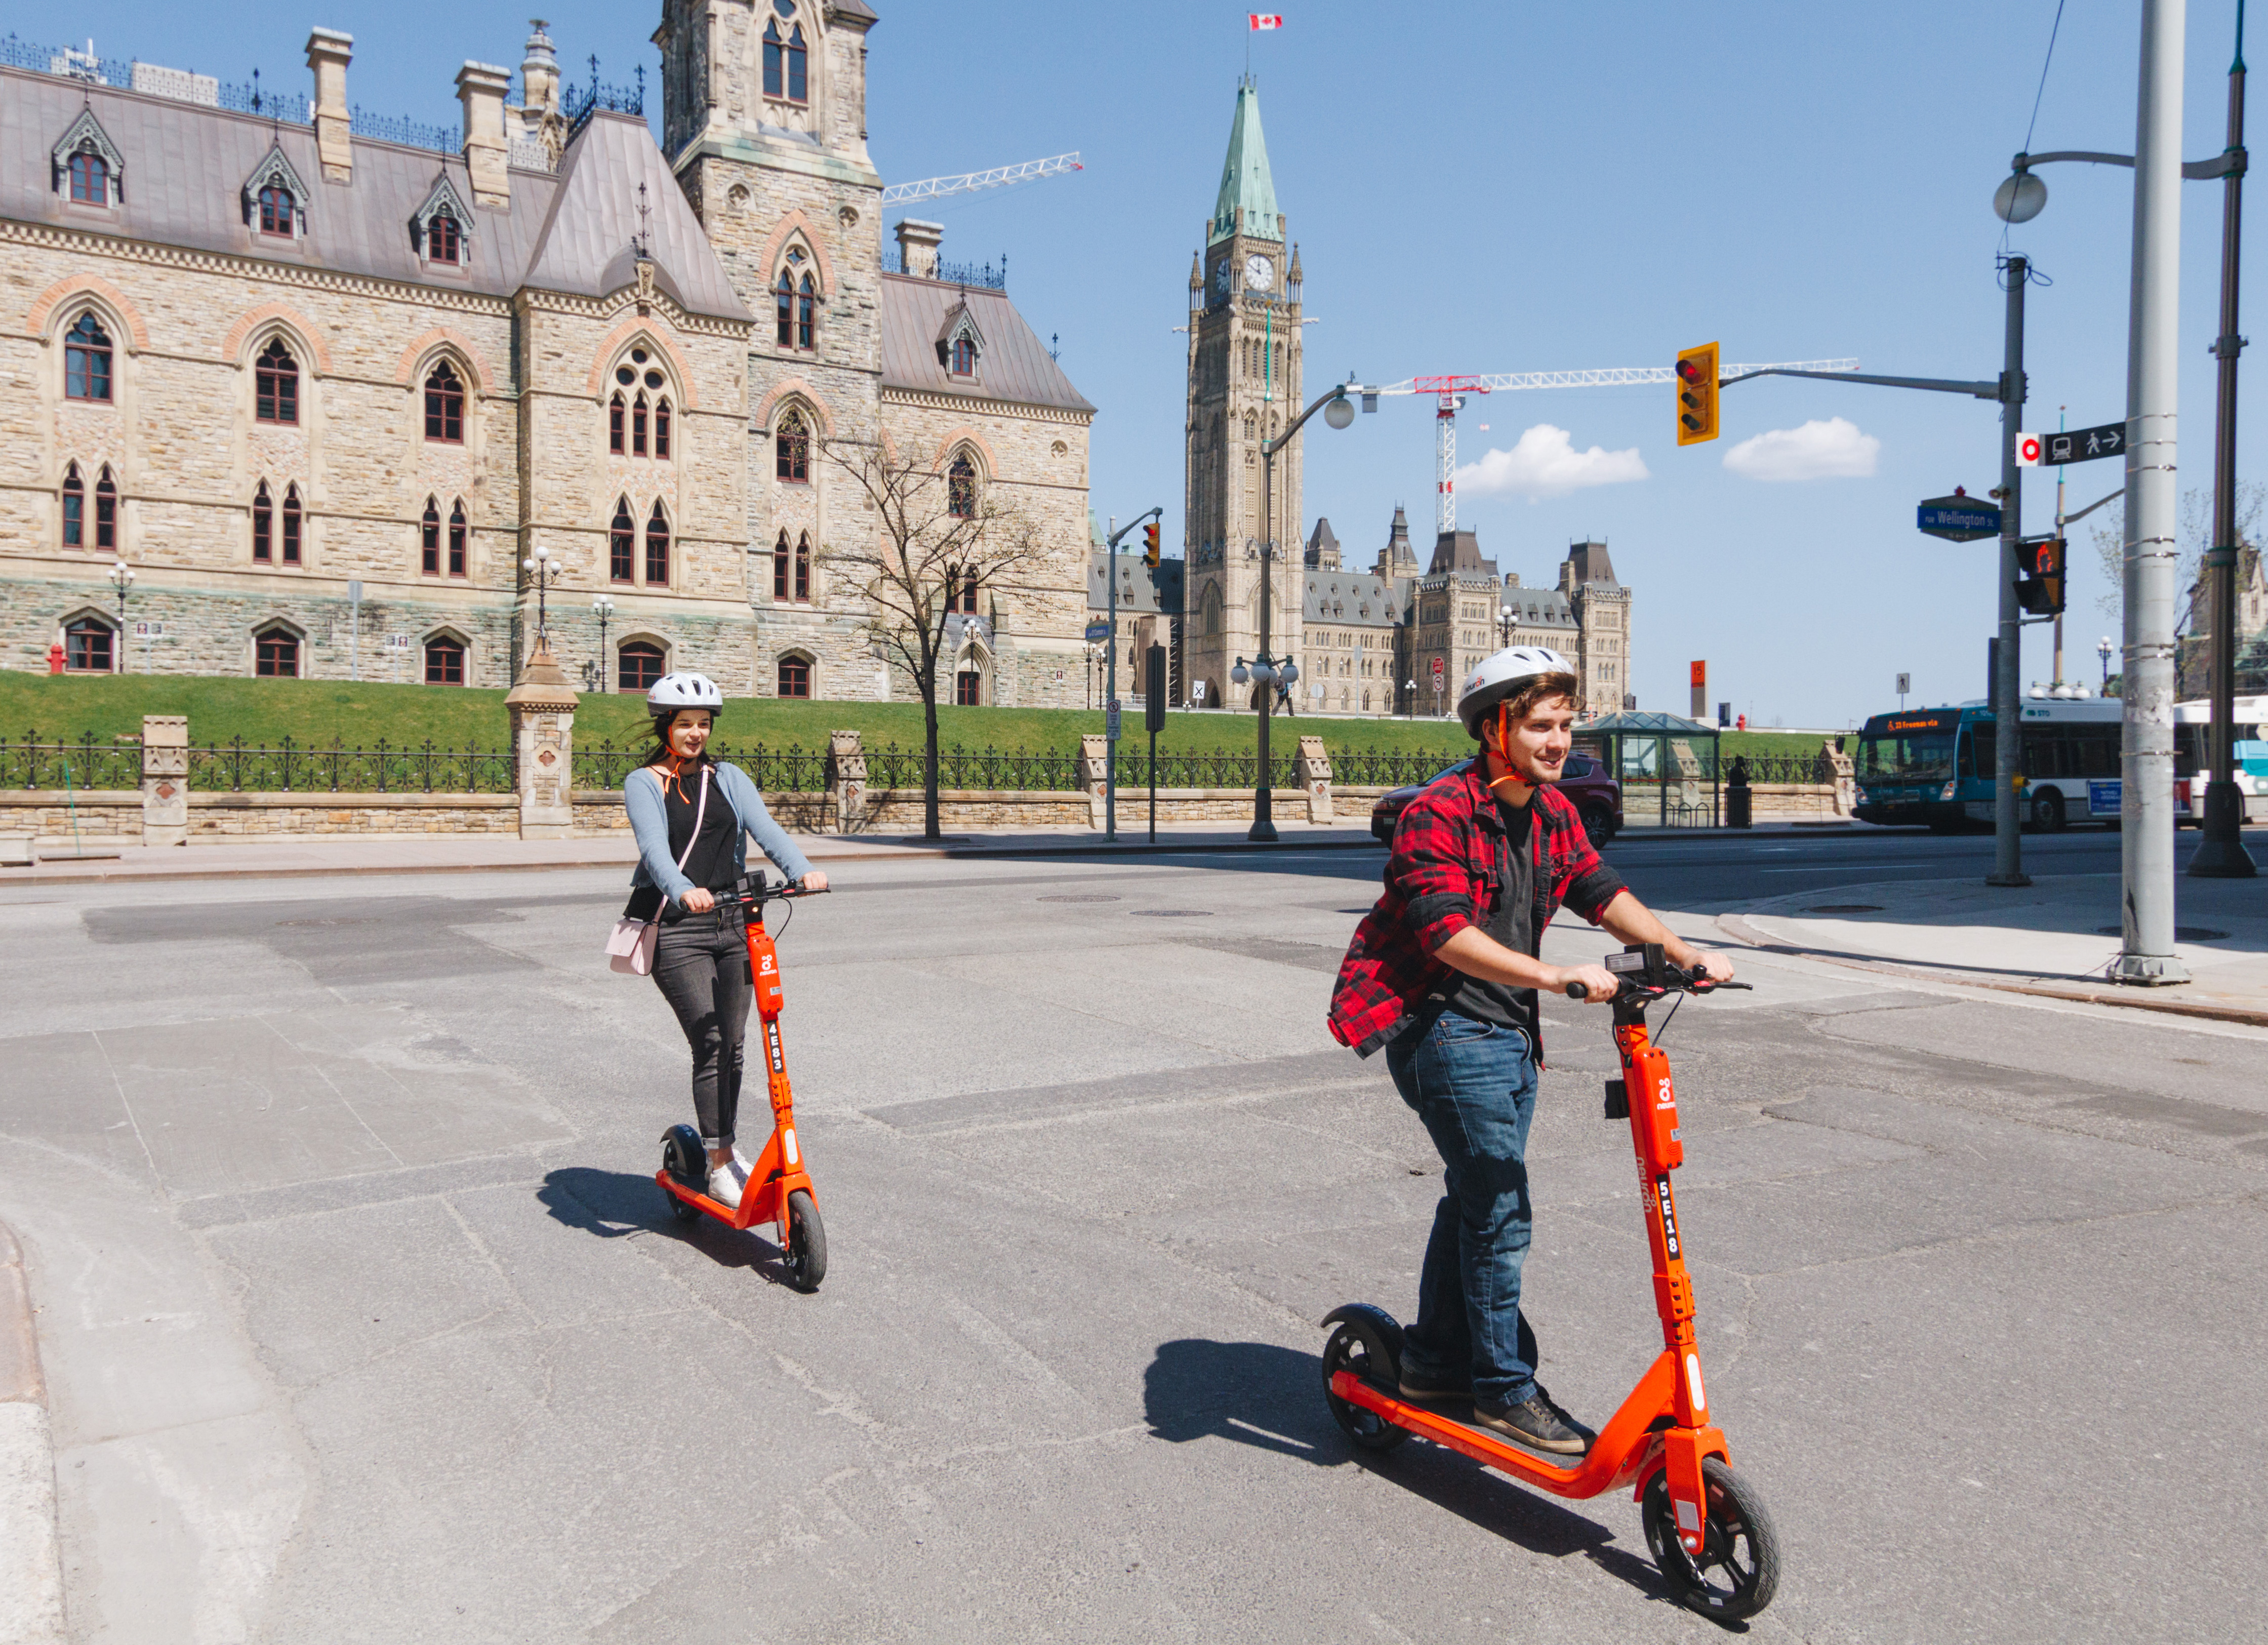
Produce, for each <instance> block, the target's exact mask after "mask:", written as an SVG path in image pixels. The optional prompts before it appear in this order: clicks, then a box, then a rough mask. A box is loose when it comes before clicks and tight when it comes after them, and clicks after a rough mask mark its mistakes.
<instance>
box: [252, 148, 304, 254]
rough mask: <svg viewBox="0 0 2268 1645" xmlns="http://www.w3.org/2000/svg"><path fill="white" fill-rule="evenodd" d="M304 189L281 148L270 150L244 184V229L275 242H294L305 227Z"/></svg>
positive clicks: (297, 174)
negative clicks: (273, 237)
mask: <svg viewBox="0 0 2268 1645" xmlns="http://www.w3.org/2000/svg"><path fill="white" fill-rule="evenodd" d="M307 198H308V195H307V186H306V184H305V183H303V182H301V181H299V173H298V172H296V171H293V170H292V169H291V161H290V160H288V159H284V151H283V148H282V147H281V146H280V145H278V146H273V147H270V148H269V151H268V155H267V158H266V159H262V160H261V162H260V164H259V166H257V167H256V168H254V171H253V173H252V175H251V176H249V177H247V178H246V179H245V180H244V221H245V225H246V226H247V227H248V228H257V229H258V230H259V231H260V232H261V233H262V234H272V235H274V236H276V238H277V239H279V240H295V239H297V238H298V235H299V232H300V231H301V230H303V229H305V228H306V225H307Z"/></svg>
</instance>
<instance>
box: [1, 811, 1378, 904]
mask: <svg viewBox="0 0 2268 1645" xmlns="http://www.w3.org/2000/svg"><path fill="white" fill-rule="evenodd" d="M1247 828H1248V825H1247V824H1243V823H1236V824H1222V823H1210V822H1191V823H1161V824H1160V825H1159V829H1158V843H1157V845H1155V846H1152V845H1148V844H1147V843H1146V842H1147V839H1148V832H1147V830H1146V829H1145V828H1140V827H1134V828H1127V827H1122V828H1120V830H1118V840H1117V843H1116V845H1110V844H1106V843H1105V842H1104V840H1103V837H1102V836H1101V833H1099V832H1098V831H1096V830H1093V829H1086V828H1057V829H1030V830H1021V831H1019V832H1017V833H1013V834H1006V833H1003V834H951V835H947V836H946V837H945V838H944V839H943V840H942V841H925V840H923V839H921V838H919V837H908V836H905V835H898V834H799V835H797V836H795V841H796V844H797V845H800V846H801V847H802V848H803V851H804V854H805V855H806V856H807V857H809V858H810V859H812V860H813V861H814V862H840V861H849V860H858V859H875V858H892V857H1017V856H1035V855H1039V856H1139V855H1144V854H1146V853H1148V852H1187V851H1206V852H1220V851H1238V852H1243V851H1281V850H1283V849H1285V847H1287V846H1289V847H1295V848H1296V847H1305V848H1307V849H1314V848H1315V847H1318V846H1325V847H1331V848H1335V849H1344V848H1359V847H1362V846H1366V845H1374V844H1375V842H1373V840H1372V839H1371V837H1370V831H1369V830H1368V828H1367V827H1366V826H1365V825H1364V824H1363V823H1360V822H1352V823H1348V824H1345V825H1343V826H1332V825H1329V824H1322V823H1308V822H1288V821H1285V820H1282V819H1278V822H1277V824H1276V828H1277V832H1278V836H1279V838H1278V843H1277V844H1276V845H1252V844H1251V843H1249V842H1248V840H1247V839H1246V838H1245V834H1246V831H1247ZM635 861H637V846H636V845H635V844H634V842H633V841H632V840H631V838H630V833H629V830H623V831H622V832H620V833H615V834H603V835H592V836H589V837H580V838H576V839H563V840H523V839H520V838H519V837H516V836H513V835H510V834H472V835H466V834H452V835H434V836H431V837H422V836H414V835H377V836H365V837H359V838H356V837H342V838H313V839H310V838H306V837H293V838H286V839H276V840H246V841H242V842H235V841H232V842H230V843H227V844H225V845H223V844H214V845H174V846H163V845H129V846H126V847H124V848H122V849H121V850H120V851H118V852H117V853H116V854H115V855H114V856H109V857H93V856H90V857H89V858H87V859H84V860H79V859H73V858H70V857H68V856H51V857H48V858H47V859H44V860H42V861H40V863H38V864H37V865H35V866H33V867H0V889H4V888H6V887H8V886H11V885H58V884H63V885H69V884H85V883H91V882H115V881H122V880H210V879H239V878H245V879H290V878H306V877H315V876H324V875H329V876H336V875H339V874H474V873H482V874H484V873H493V872H495V871H497V870H500V869H513V868H621V869H622V870H624V871H625V872H627V871H628V870H629V868H630V865H631V864H632V863H634V862H635Z"/></svg>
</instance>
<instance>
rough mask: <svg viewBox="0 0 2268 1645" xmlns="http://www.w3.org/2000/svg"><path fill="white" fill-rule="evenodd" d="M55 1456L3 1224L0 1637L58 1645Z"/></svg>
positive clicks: (21, 1286)
mask: <svg viewBox="0 0 2268 1645" xmlns="http://www.w3.org/2000/svg"><path fill="white" fill-rule="evenodd" d="M63 1637H64V1635H63V1561H62V1559H61V1557H60V1554H59V1553H58V1551H57V1547H56V1542H55V1446H54V1442H53V1440H52V1439H51V1438H50V1436H49V1435H48V1406H47V1384H46V1383H45V1382H44V1381H43V1380H42V1379H41V1377H40V1344H39V1338H38V1336H37V1334H36V1333H35V1332H34V1331H33V1324H32V1300H31V1292H30V1290H29V1288H28V1287H26V1284H25V1280H24V1253H23V1250H22V1248H21V1247H19V1246H18V1244H17V1243H16V1236H14V1235H13V1234H11V1232H9V1229H8V1226H7V1224H5V1223H4V1222H0V1639H4V1640H7V1641H10V1645H16V1642H17V1641H22V1642H23V1645H63Z"/></svg>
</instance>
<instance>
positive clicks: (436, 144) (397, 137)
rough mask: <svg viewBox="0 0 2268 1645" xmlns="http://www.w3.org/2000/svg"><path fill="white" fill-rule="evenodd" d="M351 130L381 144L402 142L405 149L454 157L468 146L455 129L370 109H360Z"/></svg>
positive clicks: (357, 110) (352, 121)
mask: <svg viewBox="0 0 2268 1645" xmlns="http://www.w3.org/2000/svg"><path fill="white" fill-rule="evenodd" d="M347 129H349V130H350V131H351V132H353V133H354V135H355V136H358V137H374V138H376V139H377V140H378V141H379V142H380V143H399V144H402V145H403V146H404V147H405V148H412V149H431V150H433V151H436V152H437V153H441V154H454V153H456V152H457V151H459V150H460V149H461V148H463V147H464V139H463V134H462V133H461V132H460V131H459V130H458V129H456V128H454V127H451V126H429V125H427V124H426V123H425V122H423V121H422V120H404V119H402V118H401V117H400V116H399V115H395V114H372V113H371V111H370V110H368V109H366V108H359V107H358V108H357V109H356V110H355V111H354V114H353V116H352V118H350V120H349V121H348V122H347Z"/></svg>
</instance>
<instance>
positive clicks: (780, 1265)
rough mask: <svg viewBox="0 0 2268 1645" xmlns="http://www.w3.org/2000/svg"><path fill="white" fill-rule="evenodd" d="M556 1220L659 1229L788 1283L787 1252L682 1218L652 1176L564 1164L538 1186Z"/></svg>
mask: <svg viewBox="0 0 2268 1645" xmlns="http://www.w3.org/2000/svg"><path fill="white" fill-rule="evenodd" d="M535 1198H536V1201H537V1203H539V1204H540V1205H541V1206H542V1207H543V1208H544V1210H545V1211H546V1212H548V1213H549V1214H550V1216H551V1219H552V1220H553V1221H556V1222H560V1223H563V1224H564V1225H565V1226H567V1227H568V1228H574V1229H576V1230H578V1232H580V1233H585V1234H590V1235H594V1236H597V1237H598V1238H600V1239H621V1238H622V1237H623V1236H626V1235H631V1234H659V1235H665V1236H668V1237H669V1238H672V1239H674V1240H676V1241H678V1242H679V1243H681V1244H685V1245H689V1246H691V1247H692V1248H693V1249H694V1250H697V1251H700V1252H701V1253H702V1254H703V1255H704V1256H706V1257H708V1258H710V1259H711V1261H712V1262H714V1263H716V1264H717V1265H718V1267H720V1268H752V1269H754V1270H755V1272H758V1273H760V1274H762V1276H763V1277H764V1278H765V1279H767V1280H770V1281H772V1282H773V1283H774V1284H776V1285H785V1284H787V1282H788V1273H787V1261H786V1258H787V1253H786V1252H784V1251H783V1250H780V1248H779V1247H778V1246H777V1245H775V1244H773V1243H772V1242H771V1241H770V1240H768V1239H766V1238H764V1237H763V1236H762V1235H761V1234H758V1233H757V1232H756V1231H755V1229H754V1228H749V1229H747V1230H746V1231H741V1230H737V1229H733V1228H726V1227H725V1225H724V1224H723V1223H721V1222H719V1221H717V1220H716V1219H715V1218H713V1217H707V1216H697V1217H695V1218H694V1219H693V1220H692V1221H689V1222H686V1221H679V1220H678V1218H677V1216H676V1215H675V1213H673V1212H672V1211H671V1210H670V1208H669V1206H667V1204H666V1203H665V1199H664V1196H663V1194H662V1191H661V1190H660V1189H659V1188H658V1187H656V1186H655V1185H654V1180H653V1178H652V1177H639V1176H635V1175H633V1174H631V1173H630V1172H626V1171H602V1170H598V1169H593V1168H592V1167H590V1166H587V1165H568V1166H563V1167H561V1168H560V1169H558V1170H556V1171H553V1172H551V1173H550V1174H549V1175H548V1176H546V1177H544V1179H543V1186H542V1187H541V1188H539V1189H537V1190H536V1191H535Z"/></svg>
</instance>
